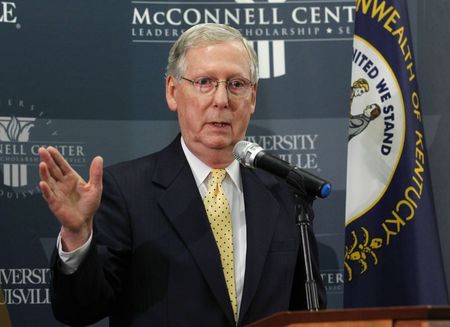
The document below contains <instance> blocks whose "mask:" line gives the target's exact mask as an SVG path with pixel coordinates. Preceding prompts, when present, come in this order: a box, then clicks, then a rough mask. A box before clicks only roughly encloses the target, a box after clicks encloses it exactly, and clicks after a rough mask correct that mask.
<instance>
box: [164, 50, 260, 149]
mask: <svg viewBox="0 0 450 327" xmlns="http://www.w3.org/2000/svg"><path fill="white" fill-rule="evenodd" d="M185 67H186V71H185V72H184V74H183V77H185V78H188V79H190V80H194V79H196V78H198V77H211V78H213V79H217V80H220V81H224V80H229V79H231V78H237V77H241V78H242V77H243V78H246V79H248V80H250V66H249V57H248V54H247V53H246V51H245V49H244V47H243V45H242V44H241V43H240V42H227V43H218V44H210V45H205V46H201V47H197V48H192V49H189V50H188V52H187V54H186V65H185ZM166 99H167V103H168V105H169V108H170V110H171V111H174V112H177V114H178V122H179V125H180V129H181V133H182V135H183V138H184V140H185V142H186V144H187V146H188V147H189V149H190V150H191V151H192V152H193V153H194V154H196V155H197V156H200V157H202V156H203V155H209V153H211V150H229V151H230V152H231V151H232V150H233V147H234V145H235V144H236V143H237V142H238V141H239V140H241V139H242V138H243V136H244V135H245V131H246V129H247V126H248V123H249V120H250V117H251V115H252V114H253V112H254V111H255V104H256V86H252V87H251V91H250V92H248V94H246V95H244V96H236V95H233V94H231V93H230V92H228V91H227V89H226V85H225V83H219V85H218V87H217V88H216V89H215V90H213V92H212V93H211V94H202V93H200V92H199V90H197V89H196V88H195V87H194V86H193V85H192V84H191V83H190V82H188V81H185V80H183V79H181V80H176V79H175V78H173V77H172V76H169V77H168V78H167V79H166Z"/></svg>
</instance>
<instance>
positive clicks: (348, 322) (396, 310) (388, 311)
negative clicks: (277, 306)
mask: <svg viewBox="0 0 450 327" xmlns="http://www.w3.org/2000/svg"><path fill="white" fill-rule="evenodd" d="M248 327H450V307H449V306H410V307H385V308H361V309H342V310H322V311H317V312H311V311H292V312H291V311H290V312H280V313H276V314H273V315H271V316H269V317H267V318H264V319H262V320H259V321H257V322H255V323H253V324H251V325H249V326H248Z"/></svg>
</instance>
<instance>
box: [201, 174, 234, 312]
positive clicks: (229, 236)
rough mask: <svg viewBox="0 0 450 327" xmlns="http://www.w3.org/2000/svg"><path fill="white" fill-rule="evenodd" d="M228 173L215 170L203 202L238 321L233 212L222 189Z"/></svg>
mask: <svg viewBox="0 0 450 327" xmlns="http://www.w3.org/2000/svg"><path fill="white" fill-rule="evenodd" d="M226 174H227V172H226V171H225V169H213V170H212V171H211V177H210V181H209V187H208V191H207V192H206V195H205V198H204V199H203V202H204V203H205V208H206V213H207V214H208V219H209V223H210V224H211V228H212V231H213V234H214V238H215V239H216V243H217V246H218V247H219V251H220V259H221V261H222V269H223V273H224V276H225V281H226V283H227V288H228V294H229V296H230V301H231V306H232V307H233V313H234V319H235V320H236V321H237V310H238V309H237V308H238V306H237V296H236V286H235V283H234V253H233V231H232V227H231V212H230V205H229V203H228V200H227V197H226V196H225V193H224V192H223V189H222V185H221V184H222V181H223V179H224V178H225V176H226Z"/></svg>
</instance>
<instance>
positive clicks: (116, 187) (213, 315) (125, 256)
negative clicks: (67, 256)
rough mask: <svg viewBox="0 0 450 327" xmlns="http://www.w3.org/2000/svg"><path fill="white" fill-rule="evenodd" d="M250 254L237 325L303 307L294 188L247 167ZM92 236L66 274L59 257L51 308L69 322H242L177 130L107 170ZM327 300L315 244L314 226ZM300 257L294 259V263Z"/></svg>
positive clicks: (243, 172) (244, 171) (244, 172)
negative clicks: (155, 147)
mask: <svg viewBox="0 0 450 327" xmlns="http://www.w3.org/2000/svg"><path fill="white" fill-rule="evenodd" d="M241 175H242V182H243V190H244V202H245V214H246V224H247V259H246V268H245V269H246V270H245V280H244V289H243V296H242V302H241V310H240V315H239V316H240V318H239V323H238V325H240V326H241V325H245V324H248V323H250V322H253V321H256V320H258V319H261V318H263V317H265V316H267V315H270V314H272V313H275V312H278V311H286V310H288V309H304V308H305V307H306V304H305V296H304V294H305V293H304V279H305V276H304V275H305V274H304V269H303V260H302V259H299V260H297V258H301V257H302V254H301V245H300V244H301V243H300V238H299V232H298V229H297V227H296V225H295V210H294V207H295V202H294V197H293V194H292V192H291V191H290V189H289V188H288V186H287V185H286V184H285V183H284V182H283V181H281V180H279V179H277V178H275V177H273V176H272V175H269V174H266V173H265V172H262V171H255V170H250V169H247V168H243V167H242V169H241ZM103 183H104V191H103V195H102V202H101V205H100V208H99V210H98V212H97V214H96V216H95V220H94V232H93V243H92V245H91V247H90V249H89V252H88V255H87V257H86V258H85V259H84V260H83V262H82V264H81V265H80V267H79V268H78V270H77V271H76V272H75V273H73V274H71V275H64V274H62V273H61V272H60V270H59V268H58V264H59V259H58V256H57V255H56V252H55V254H54V256H53V258H54V259H53V268H54V269H53V271H54V274H53V283H52V306H53V311H54V314H55V317H56V318H57V319H58V320H60V321H62V322H64V323H66V324H69V325H71V326H83V325H86V324H91V323H93V322H95V321H97V320H99V319H101V318H103V317H106V316H109V317H110V325H111V326H120V327H123V326H214V327H220V326H236V324H235V323H234V319H233V312H232V307H231V304H230V301H229V297H228V293H227V289H226V283H225V280H224V276H223V272H222V269H221V263H220V258H219V250H218V248H217V246H216V242H215V240H214V236H213V234H212V231H211V228H210V225H209V222H208V218H207V215H206V212H205V208H204V205H203V201H202V199H201V196H200V193H199V191H198V188H197V186H196V184H195V180H194V177H193V174H192V172H191V169H190V166H189V164H188V162H187V160H186V157H185V156H184V153H183V151H182V148H181V144H180V138H179V136H178V137H177V138H176V139H175V140H174V141H173V142H172V143H171V144H170V145H169V146H168V147H167V148H165V149H163V150H162V151H160V152H157V153H155V154H152V155H149V156H146V157H143V158H140V159H136V160H132V161H128V162H124V163H121V164H117V165H114V166H112V167H109V168H105V170H104V180H103ZM310 240H312V250H313V254H314V255H313V258H312V259H313V260H312V263H313V268H314V271H315V279H316V281H317V282H318V286H319V295H320V298H321V304H322V305H324V299H325V291H324V288H323V285H322V281H321V278H320V275H319V265H318V260H317V246H316V242H315V238H314V235H313V234H312V232H311V231H310ZM297 261H298V262H297Z"/></svg>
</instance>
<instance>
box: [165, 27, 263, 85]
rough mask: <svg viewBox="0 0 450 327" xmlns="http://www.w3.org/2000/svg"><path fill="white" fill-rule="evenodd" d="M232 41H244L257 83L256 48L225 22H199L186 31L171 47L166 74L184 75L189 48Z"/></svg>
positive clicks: (253, 78)
mask: <svg viewBox="0 0 450 327" xmlns="http://www.w3.org/2000/svg"><path fill="white" fill-rule="evenodd" d="M230 41H240V42H242V45H243V46H244V48H245V50H246V52H247V54H248V57H249V65H250V78H251V81H252V82H253V83H256V82H257V81H258V78H259V73H258V57H257V56H256V52H255V50H254V49H253V47H252V46H251V45H250V43H249V42H248V40H247V39H246V38H244V37H243V36H242V34H241V33H240V32H239V31H238V30H237V29H235V28H233V27H231V26H228V25H225V24H213V23H206V24H199V25H195V26H193V27H191V28H190V29H188V30H187V31H185V32H184V33H183V34H182V35H181V36H180V37H179V38H178V40H177V41H176V42H175V44H174V45H173V46H172V48H171V49H170V52H169V58H168V64H167V68H166V75H167V76H168V75H171V76H174V77H175V78H177V79H179V78H180V77H181V76H183V74H184V72H185V71H186V60H185V59H186V53H187V51H188V50H189V49H191V48H195V47H198V46H202V45H206V44H214V43H222V42H230Z"/></svg>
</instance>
